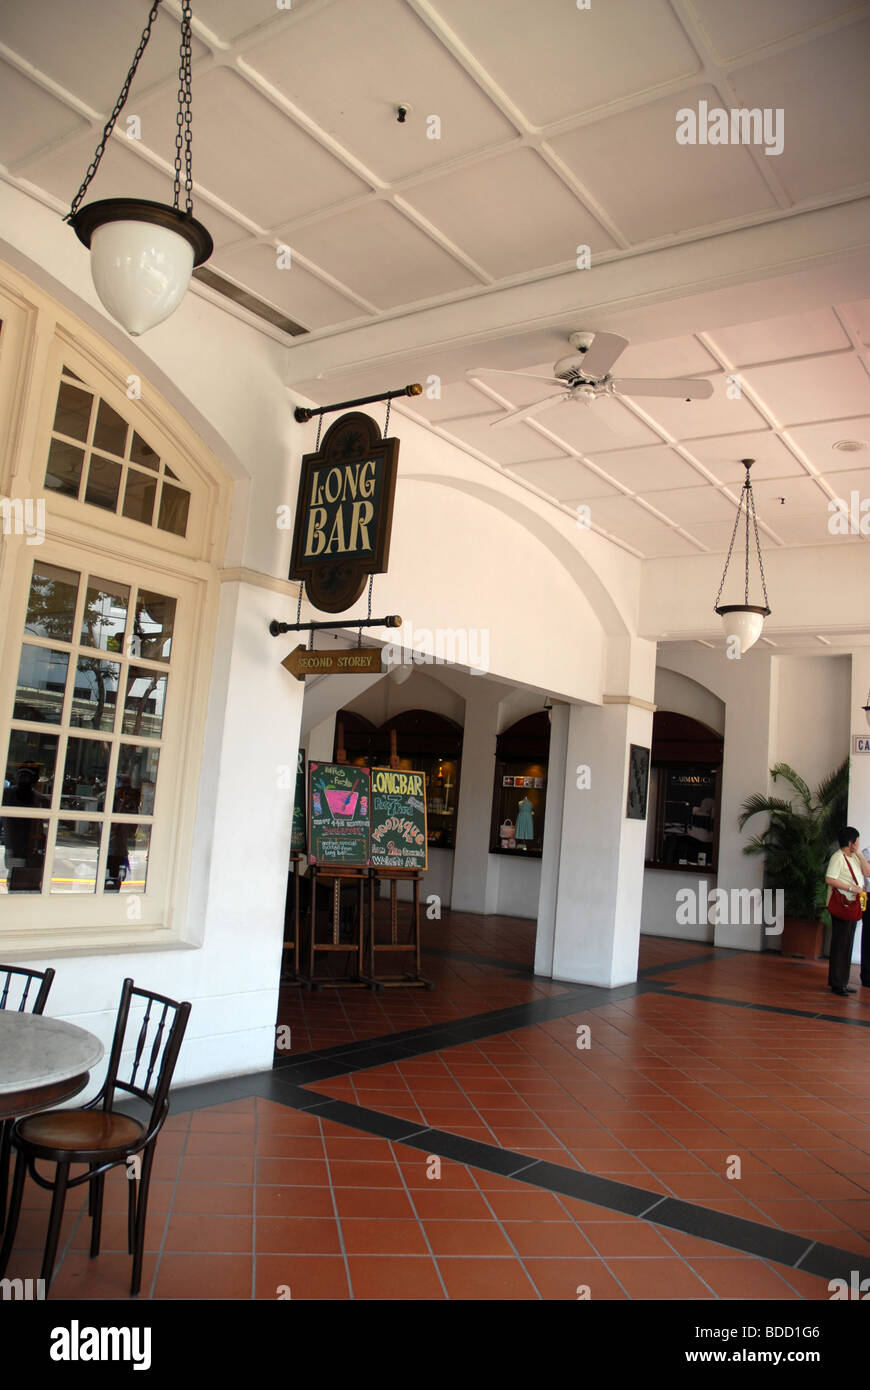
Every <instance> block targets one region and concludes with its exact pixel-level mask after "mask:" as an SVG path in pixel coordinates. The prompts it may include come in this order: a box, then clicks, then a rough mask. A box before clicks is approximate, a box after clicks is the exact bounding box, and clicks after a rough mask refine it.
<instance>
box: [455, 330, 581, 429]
mask: <svg viewBox="0 0 870 1390" xmlns="http://www.w3.org/2000/svg"><path fill="white" fill-rule="evenodd" d="M566 346H567V344H566ZM484 354H486V355H488V352H487V348H486V347H485V346H484V347H483V348H482V349H481V354H480V355H481V356H483V355H484ZM486 365H487V364H486V362H485V361H484V362H475V364H474V368H473V369H472V370H475V371H476V369H477V368H478V367H484V368H485V367H486ZM515 371H517V372H519V371H522V372H523V373H524V375H523V376H517V375H515ZM552 372H553V363H552V362H546V363H544V364H541V363H536V364H535V365H534V366H530V367H518V368H516V369H513V368H510V369H507V370H505V371H493V372H488V371H485V370H484V371H482V372H481V373H480V376H479V377H477V376H475V377H473V378H471V384H472V386H473V387H474V389H475V390H476V391H477V393H478V395H479V396H480V397H481V399H483V400H488V401H489V409H490V410H492V397H491V396H488V395H487V390H489V391H494V392H496V393H497V394H498V395H499V396H502V397H504V399H505V400H506V401H507V402H508V403H509V405H508V406H506V407H505V409H508V408H514V407H518V406H521V405H532V404H534V402H536V401H543V400H546V399H547V397H548V396H558V395H560V393H561V392H562V390H563V389H564V388H562V387H561V386H560V385H554V384H553V381H552V380H549V379H548V378H549V377H551V376H552ZM525 373H529V375H531V376H540V378H541V384H540V386H538V385H536V384H535V382H534V381H529V380H528V379H527V376H526V375H525ZM478 383H479V384H478ZM484 388H487V389H486V390H485V389H484ZM545 413H546V414H549V411H547V412H545Z"/></svg>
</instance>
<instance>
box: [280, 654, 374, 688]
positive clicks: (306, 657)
mask: <svg viewBox="0 0 870 1390" xmlns="http://www.w3.org/2000/svg"><path fill="white" fill-rule="evenodd" d="M281 665H282V666H283V667H284V668H285V669H286V670H287V671H289V672H290V674H291V676H295V677H296V679H297V680H298V681H304V679H305V677H306V676H380V675H382V674H383V670H384V668H383V665H382V663H381V650H380V647H355V648H353V649H352V650H351V651H331V652H317V651H309V650H308V648H307V647H295V648H294V649H293V651H292V652H291V653H290V655H289V656H285V658H284V660H283V661H282V662H281Z"/></svg>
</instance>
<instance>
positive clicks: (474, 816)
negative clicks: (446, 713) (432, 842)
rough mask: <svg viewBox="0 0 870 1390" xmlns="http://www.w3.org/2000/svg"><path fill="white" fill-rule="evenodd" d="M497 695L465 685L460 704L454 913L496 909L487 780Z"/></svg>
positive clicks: (488, 687)
mask: <svg viewBox="0 0 870 1390" xmlns="http://www.w3.org/2000/svg"><path fill="white" fill-rule="evenodd" d="M500 704H501V695H500V693H499V692H498V688H497V687H496V688H495V689H494V688H493V686H492V685H490V684H489V683H484V682H481V683H480V684H474V683H472V684H471V688H470V691H469V695H468V698H467V699H466V702H465V728H464V730H463V734H462V770H461V773H460V785H459V806H458V809H457V817H456V820H457V823H456V830H455V834H454V848H453V889H452V892H451V897H450V902H451V906H452V907H453V908H454V909H455V910H456V911H457V912H482V913H493V912H496V911H497V909H498V876H499V867H500V865H499V856H498V855H497V854H490V852H489V836H490V826H491V823H492V779H493V777H494V776H495V740H496V729H497V727H498V711H499V705H500Z"/></svg>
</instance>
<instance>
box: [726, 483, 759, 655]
mask: <svg viewBox="0 0 870 1390" xmlns="http://www.w3.org/2000/svg"><path fill="white" fill-rule="evenodd" d="M754 462H755V459H741V463H742V464H743V467H744V468H745V469H746V478H745V480H744V483H743V490H742V492H741V494H740V504H739V506H738V508H737V516H736V517H735V519H734V530H733V531H732V532H731V544H730V545H729V547H728V556H727V559H726V560H725V569H724V571H723V573H722V581H721V583H720V585H719V592H718V594H717V595H716V604H715V611H716V612H717V613H718V614H719V616H720V617H721V619H722V629H723V632H724V634H725V640H726V641H727V642H729V643H730V642H732V641H735V640H736V641H737V643H738V645H739V653H740V655H741V656H742V655H743V653H744V652H746V651H748V650H749V648H750V647H752V646H754V645H755V643H756V642H757V641H758V639H759V637H760V636H761V630H762V628H763V627H764V620H765V618H767V617H768V616H769V615H770V608H769V607H768V603H767V585H766V583H765V581H764V562H763V560H762V558H761V542H760V541H759V539H758V518H757V516H756V515H755V499H754V497H753V495H752V480H751V478H750V476H749V470H750V468H751V467H752V465H753V463H754ZM741 514H744V515H745V525H746V569H745V574H746V581H745V585H744V591H743V596H744V601H743V603H727V604H720V602H719V600H720V599H721V597H722V590H723V589H724V587H725V579H726V576H727V574H728V566H729V565H730V563H731V555H732V552H733V550H734V541H735V540H736V538H737V528H738V526H739V525H740V517H741ZM750 515H751V517H752V528H753V532H754V535H755V551H756V554H757V556H758V569H759V573H760V575H761V590H762V593H763V595H764V606H763V607H762V606H761V605H760V604H755V603H750V602H749V518H750Z"/></svg>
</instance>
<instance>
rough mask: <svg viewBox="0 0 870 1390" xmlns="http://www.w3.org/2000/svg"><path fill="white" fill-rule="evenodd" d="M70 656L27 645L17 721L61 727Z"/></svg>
mask: <svg viewBox="0 0 870 1390" xmlns="http://www.w3.org/2000/svg"><path fill="white" fill-rule="evenodd" d="M68 665H69V657H68V655H67V653H66V652H54V651H52V650H51V649H50V648H48V647H31V646H30V644H29V643H27V642H25V644H24V646H23V647H22V649H21V664H20V666H19V668H18V689H17V690H16V692H15V705H14V707H13V710H12V717H13V719H27V720H29V721H30V722H31V723H34V724H59V723H60V718H61V712H62V710H63V692H64V686H65V685H66V672H67V666H68Z"/></svg>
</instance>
